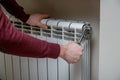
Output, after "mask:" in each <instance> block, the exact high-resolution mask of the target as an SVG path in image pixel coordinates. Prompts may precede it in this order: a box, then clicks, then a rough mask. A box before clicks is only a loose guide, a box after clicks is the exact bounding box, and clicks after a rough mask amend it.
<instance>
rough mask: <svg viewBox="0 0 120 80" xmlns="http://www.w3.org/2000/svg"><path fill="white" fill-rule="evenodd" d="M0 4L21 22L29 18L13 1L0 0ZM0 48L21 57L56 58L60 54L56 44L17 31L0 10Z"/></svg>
mask: <svg viewBox="0 0 120 80" xmlns="http://www.w3.org/2000/svg"><path fill="white" fill-rule="evenodd" d="M0 3H1V4H2V5H3V6H4V7H5V9H6V10H7V11H8V12H9V13H11V14H12V15H14V16H15V17H17V18H19V19H20V20H22V21H23V22H26V21H27V19H28V18H29V14H26V13H25V12H24V11H23V8H22V7H20V6H19V5H18V4H17V3H16V1H15V0H1V1H0ZM0 46H1V47H3V48H4V49H5V50H6V51H7V53H8V54H13V55H17V56H23V57H34V58H44V57H49V58H57V57H58V56H59V54H60V46H59V45H58V44H55V43H49V42H46V41H43V40H39V39H37V38H34V37H31V36H29V35H27V34H25V33H22V32H20V31H19V30H17V28H16V27H14V26H13V25H12V24H11V22H10V20H9V19H8V18H7V17H6V16H5V15H4V13H3V11H2V10H1V8H0Z"/></svg>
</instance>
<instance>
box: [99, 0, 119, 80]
mask: <svg viewBox="0 0 120 80" xmlns="http://www.w3.org/2000/svg"><path fill="white" fill-rule="evenodd" d="M100 8H101V9H100V14H101V15H100V56H99V61H100V62H99V80H120V0H101V7H100Z"/></svg>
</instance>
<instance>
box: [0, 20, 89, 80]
mask: <svg viewBox="0 0 120 80" xmlns="http://www.w3.org/2000/svg"><path fill="white" fill-rule="evenodd" d="M11 20H12V23H13V24H14V25H15V26H16V27H17V28H18V29H19V30H20V31H22V32H25V33H27V34H29V35H31V36H33V37H36V38H38V39H42V40H46V41H48V42H54V43H58V44H67V43H69V42H70V41H76V42H78V41H79V39H80V37H81V35H82V27H83V26H84V24H85V23H84V22H74V21H64V20H62V21H61V20H54V19H52V20H43V21H42V22H43V23H45V24H47V25H48V26H49V29H48V30H42V29H40V28H38V27H30V26H29V25H26V24H23V23H22V22H21V21H19V20H17V19H15V18H12V19H11ZM77 23H81V27H78V26H80V25H79V24H77ZM74 25H76V27H74ZM56 26H57V27H56ZM81 45H82V46H83V47H84V55H83V56H82V59H81V60H80V61H79V62H78V63H76V64H68V63H67V62H66V61H64V60H63V59H61V58H58V59H50V58H44V59H43V58H40V59H37V58H27V57H18V56H14V55H8V54H4V53H0V63H2V64H1V65H0V78H1V79H2V80H90V40H89V39H85V40H84V41H83V42H82V44H81Z"/></svg>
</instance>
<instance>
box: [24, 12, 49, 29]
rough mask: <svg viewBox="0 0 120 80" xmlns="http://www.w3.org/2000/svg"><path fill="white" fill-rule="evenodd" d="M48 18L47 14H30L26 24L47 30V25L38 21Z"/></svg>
mask: <svg viewBox="0 0 120 80" xmlns="http://www.w3.org/2000/svg"><path fill="white" fill-rule="evenodd" d="M49 17H50V16H49V15H47V14H32V15H30V17H29V18H28V20H27V22H26V23H27V24H29V25H32V26H38V27H40V28H42V29H47V25H45V24H42V23H41V22H40V21H41V20H42V19H45V18H49Z"/></svg>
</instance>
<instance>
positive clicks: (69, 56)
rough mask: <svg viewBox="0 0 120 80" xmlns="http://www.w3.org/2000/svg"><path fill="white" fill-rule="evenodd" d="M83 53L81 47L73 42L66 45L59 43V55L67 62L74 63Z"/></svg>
mask: <svg viewBox="0 0 120 80" xmlns="http://www.w3.org/2000/svg"><path fill="white" fill-rule="evenodd" d="M82 54H83V48H82V47H81V46H80V45H78V44H77V43H75V42H71V43H69V44H67V45H61V51H60V57H61V58H63V59H64V60H66V61H67V62H68V63H72V64H73V63H76V62H77V61H79V60H80V57H81V55H82Z"/></svg>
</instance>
